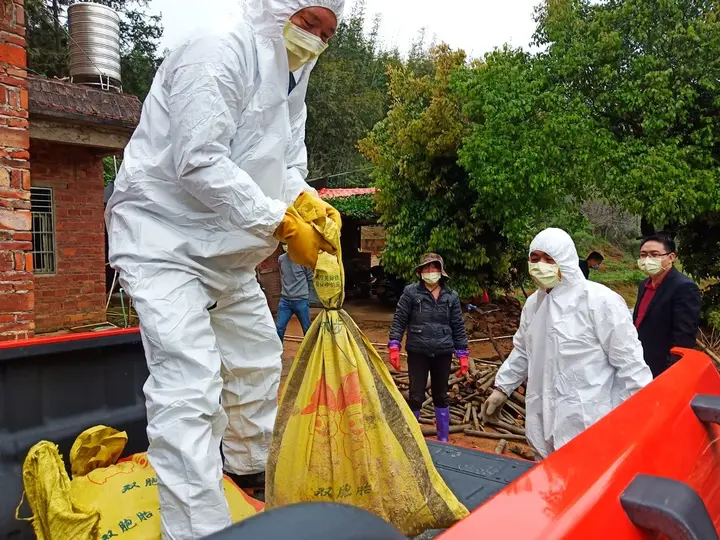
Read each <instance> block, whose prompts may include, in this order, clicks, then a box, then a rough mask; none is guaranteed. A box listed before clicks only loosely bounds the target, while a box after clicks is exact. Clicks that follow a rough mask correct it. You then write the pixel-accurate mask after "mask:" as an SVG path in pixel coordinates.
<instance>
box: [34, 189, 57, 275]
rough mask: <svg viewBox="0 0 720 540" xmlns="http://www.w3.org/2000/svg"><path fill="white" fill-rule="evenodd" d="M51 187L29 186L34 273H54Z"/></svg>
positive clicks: (53, 227)
mask: <svg viewBox="0 0 720 540" xmlns="http://www.w3.org/2000/svg"><path fill="white" fill-rule="evenodd" d="M53 202H54V201H53V190H52V188H45V187H33V188H30V211H31V212H32V239H33V251H32V254H33V268H34V270H35V273H36V274H54V273H55V270H56V261H57V257H56V254H55V212H54V204H53Z"/></svg>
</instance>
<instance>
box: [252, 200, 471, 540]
mask: <svg viewBox="0 0 720 540" xmlns="http://www.w3.org/2000/svg"><path fill="white" fill-rule="evenodd" d="M298 210H299V211H300V213H301V215H302V210H301V209H298ZM307 221H312V222H313V223H314V224H315V225H316V226H317V228H318V230H320V231H321V232H323V234H324V235H325V237H326V238H327V239H328V240H329V241H330V243H331V244H332V245H333V246H335V247H336V248H337V249H338V257H333V256H330V255H328V254H326V253H321V254H320V258H319V260H318V265H317V268H316V271H315V289H316V290H317V294H318V297H319V298H320V301H321V302H322V303H323V305H324V307H325V309H324V310H323V311H322V312H321V313H320V315H319V316H318V317H317V319H316V320H315V322H314V323H313V325H312V327H311V328H310V330H309V331H308V334H307V336H306V337H305V340H304V341H303V343H302V345H301V347H300V350H299V352H298V354H297V357H296V358H295V362H294V364H293V366H292V369H291V371H290V374H289V376H288V379H287V382H286V385H285V388H284V389H283V392H282V395H281V398H280V408H279V412H278V417H277V420H276V423H275V430H274V434H273V444H272V447H271V450H270V458H269V460H268V464H267V484H266V493H265V501H266V507H267V508H276V507H280V506H284V505H288V504H294V503H299V502H313V501H335V502H340V503H346V504H352V505H354V506H358V507H360V508H364V509H366V510H368V511H370V512H372V513H374V514H376V515H378V516H380V517H381V518H383V519H385V520H386V521H388V522H389V523H392V524H393V525H395V526H396V527H397V528H398V529H399V530H401V531H402V532H403V533H404V534H406V535H409V536H413V535H417V534H420V533H422V532H424V531H425V530H427V529H435V528H446V527H449V526H451V525H452V524H453V523H455V522H456V521H458V520H460V519H462V518H463V517H465V516H466V515H467V514H468V512H467V509H466V508H465V507H464V506H463V505H462V504H461V503H460V502H459V501H458V500H457V498H456V497H455V495H453V493H452V492H451V491H450V489H449V488H448V487H447V485H446V484H445V482H444V481H443V480H442V478H441V477H440V475H439V474H438V472H437V470H436V469H435V466H434V465H433V463H432V460H431V457H430V453H429V451H428V449H427V445H426V444H425V440H424V438H423V436H422V432H421V431H420V427H419V425H418V422H417V420H416V419H415V417H414V416H413V414H412V411H411V410H410V408H409V407H408V406H407V404H406V403H405V400H404V399H403V397H402V395H401V394H400V392H399V391H398V390H397V388H396V387H395V384H394V383H393V380H392V377H391V376H390V373H389V372H388V370H387V368H386V367H385V364H384V363H383V361H382V359H381V358H380V356H379V355H378V354H377V352H376V351H375V349H374V348H373V347H372V345H371V344H370V342H369V341H368V340H367V338H366V337H365V336H364V335H363V334H362V332H361V331H360V329H359V328H358V327H357V325H356V324H355V323H354V322H353V320H352V319H351V318H350V316H349V315H348V314H347V313H346V312H345V311H344V310H342V309H340V308H341V306H342V302H343V299H344V292H343V291H344V284H343V278H344V276H343V270H342V264H341V263H340V255H339V253H340V252H339V247H340V246H339V231H338V229H337V226H336V225H335V224H334V223H332V222H331V221H330V220H317V219H315V220H313V219H307Z"/></svg>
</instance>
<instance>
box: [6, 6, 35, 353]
mask: <svg viewBox="0 0 720 540" xmlns="http://www.w3.org/2000/svg"><path fill="white" fill-rule="evenodd" d="M23 1H24V0H0V340H13V339H22V338H25V337H31V336H32V335H33V330H34V328H35V322H34V296H33V274H32V254H31V253H30V251H31V250H32V234H31V222H32V220H31V216H30V170H29V169H30V163H29V159H30V154H29V152H28V150H29V148H30V130H29V127H28V80H27V71H26V70H25V68H26V65H27V64H26V62H27V60H26V52H25V12H24V9H23Z"/></svg>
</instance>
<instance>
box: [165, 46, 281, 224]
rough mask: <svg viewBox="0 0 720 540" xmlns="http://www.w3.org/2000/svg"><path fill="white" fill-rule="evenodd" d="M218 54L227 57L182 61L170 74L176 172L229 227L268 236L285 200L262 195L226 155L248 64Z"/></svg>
mask: <svg viewBox="0 0 720 540" xmlns="http://www.w3.org/2000/svg"><path fill="white" fill-rule="evenodd" d="M213 52H215V51H208V54H212V53H213ZM218 55H221V53H216V54H215V55H214V56H218ZM221 56H227V57H228V58H227V60H226V59H224V58H221V59H217V58H214V61H213V62H207V63H203V62H197V63H191V64H187V65H183V66H180V67H179V68H178V69H177V70H176V71H175V72H174V73H173V74H172V77H171V84H170V89H169V99H168V107H169V118H170V133H171V136H172V148H173V159H174V162H175V168H176V171H177V176H178V179H179V182H180V184H181V186H182V187H183V188H184V189H185V190H186V191H187V192H188V193H190V194H191V195H192V196H193V197H195V198H196V199H197V200H199V201H200V202H202V203H203V204H204V205H205V206H207V207H208V208H210V209H212V210H214V211H215V212H217V213H218V214H219V215H220V216H222V217H223V218H224V219H226V220H227V221H229V222H230V223H231V224H232V226H233V227H236V228H237V229H239V230H247V231H248V232H251V233H252V234H255V235H257V236H260V237H266V238H267V237H271V236H272V235H273V233H274V232H275V230H276V229H277V227H278V225H279V224H280V222H281V221H282V219H283V217H284V215H285V210H286V209H287V204H286V203H284V202H283V201H278V200H273V199H271V198H269V197H267V196H266V195H265V194H264V193H263V192H262V190H261V189H260V187H259V186H258V185H257V184H256V183H255V182H254V181H253V179H252V178H250V176H249V175H248V174H247V173H246V172H245V171H243V170H242V169H240V167H238V166H237V165H236V164H235V163H233V162H232V160H231V159H230V141H231V139H232V137H233V136H234V135H235V134H236V131H237V128H236V118H238V117H239V115H240V112H241V111H242V110H243V108H244V103H240V102H239V101H238V99H237V95H238V94H239V95H244V92H238V89H237V85H238V84H242V83H243V79H244V74H245V72H246V71H247V68H246V66H243V65H241V61H240V60H239V58H238V55H237V54H235V55H230V54H225V55H221Z"/></svg>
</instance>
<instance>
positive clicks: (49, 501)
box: [23, 426, 263, 540]
mask: <svg viewBox="0 0 720 540" xmlns="http://www.w3.org/2000/svg"><path fill="white" fill-rule="evenodd" d="M126 443H127V435H126V434H125V433H124V432H118V431H117V430H114V429H112V428H109V427H105V426H97V427H94V428H90V429H88V430H86V431H84V432H83V433H82V434H81V435H80V436H79V437H78V438H77V439H76V440H75V444H73V447H72V449H71V450H70V465H71V471H72V476H73V479H72V481H70V479H69V478H68V476H67V473H66V472H65V467H64V465H63V462H62V458H61V457H60V454H59V452H58V449H57V446H56V445H54V444H52V443H49V442H47V441H43V442H40V443H38V444H36V445H35V446H34V447H33V448H32V449H31V450H30V452H29V453H28V456H27V458H26V459H25V465H24V467H23V481H24V484H25V491H26V494H27V498H28V502H29V504H30V508H31V510H32V513H33V518H32V522H33V528H34V530H35V534H36V535H37V537H38V539H39V540H70V539H72V540H109V539H111V538H123V539H126V540H160V537H161V535H160V503H159V499H158V490H157V477H156V476H155V471H154V470H153V469H152V467H151V466H150V463H149V462H148V460H147V454H145V453H142V454H135V455H133V456H131V457H130V458H127V459H125V460H122V461H120V462H118V458H119V457H120V455H121V454H122V452H123V450H124V449H125V444H126ZM223 482H224V487H225V497H226V498H227V501H228V506H229V507H230V513H231V515H232V519H233V522H235V523H236V522H238V521H241V520H243V519H245V518H248V517H250V516H253V515H255V514H256V513H257V512H258V511H260V510H262V507H263V505H262V503H260V502H258V501H255V500H253V499H251V498H250V497H249V496H248V495H246V494H245V492H244V491H242V490H241V489H240V488H238V487H237V486H236V485H235V484H233V483H232V481H230V480H229V479H228V478H227V477H226V478H224V479H223Z"/></svg>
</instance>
